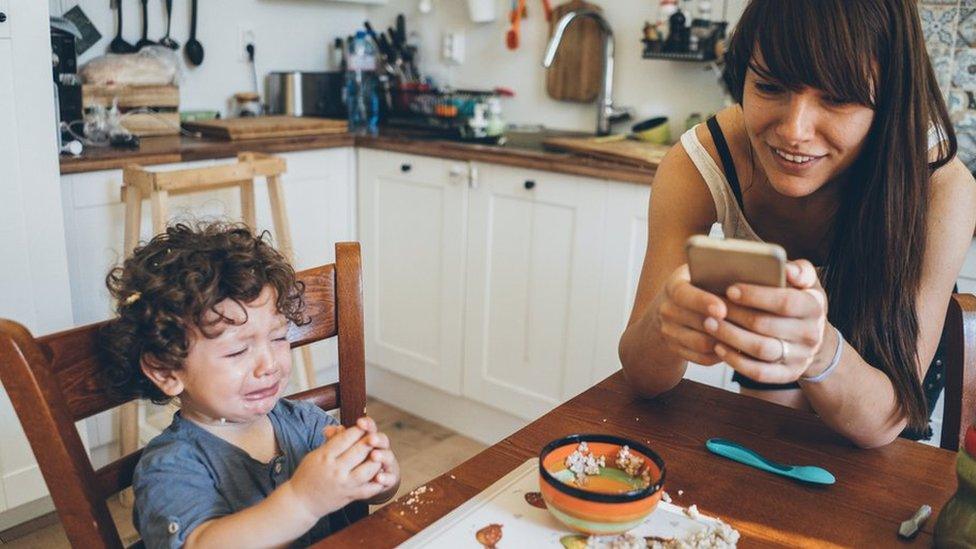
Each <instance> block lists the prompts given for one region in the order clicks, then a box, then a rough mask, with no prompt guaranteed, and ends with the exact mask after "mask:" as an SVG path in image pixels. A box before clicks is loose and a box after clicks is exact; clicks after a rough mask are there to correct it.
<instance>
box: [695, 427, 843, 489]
mask: <svg viewBox="0 0 976 549" xmlns="http://www.w3.org/2000/svg"><path fill="white" fill-rule="evenodd" d="M705 447H706V448H708V449H709V451H711V452H712V453H713V454H718V455H720V456H722V457H727V458H729V459H731V460H733V461H738V462H739V463H744V464H746V465H749V466H750V467H755V468H756V469H760V470H763V471H768V472H770V473H775V474H777V475H783V476H784V477H789V478H793V479H796V480H801V481H803V482H810V483H813V484H833V483H834V482H836V481H837V479H835V478H834V475H832V474H830V471H828V470H826V469H824V468H822V467H815V466H813V465H783V464H781V463H776V462H775V461H770V460H768V459H766V458H764V457H762V456H761V455H759V454H757V453H756V452H754V451H752V450H750V449H748V448H746V447H745V446H742V445H741V444H738V443H735V442H732V441H731V440H726V439H724V438H711V439H708V440H707V441H706V442H705Z"/></svg>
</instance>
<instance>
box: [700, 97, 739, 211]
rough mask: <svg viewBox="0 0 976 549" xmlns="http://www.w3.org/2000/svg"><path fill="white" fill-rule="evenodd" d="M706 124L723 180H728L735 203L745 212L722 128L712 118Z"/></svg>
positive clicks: (737, 179) (737, 178)
mask: <svg viewBox="0 0 976 549" xmlns="http://www.w3.org/2000/svg"><path fill="white" fill-rule="evenodd" d="M706 124H707V126H708V131H709V132H711V134H712V141H714V142H715V148H716V149H718V156H719V158H721V159H722V168H723V169H724V170H725V179H728V181H729V186H730V187H732V194H733V195H735V201H736V202H738V203H739V208H740V209H742V210H743V211H745V205H743V203H742V189H741V188H740V187H739V177H738V176H737V175H736V174H735V164H734V163H733V162H732V153H731V152H729V144H728V143H727V142H726V141H725V134H723V133H722V128H720V127H719V125H718V120H716V119H715V117H714V116H713V117H711V118H709V119H708V122H707V123H706Z"/></svg>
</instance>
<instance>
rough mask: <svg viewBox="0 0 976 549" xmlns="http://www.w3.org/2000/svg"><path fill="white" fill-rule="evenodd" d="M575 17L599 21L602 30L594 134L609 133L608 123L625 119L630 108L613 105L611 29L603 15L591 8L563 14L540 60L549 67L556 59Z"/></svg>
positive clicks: (629, 114)
mask: <svg viewBox="0 0 976 549" xmlns="http://www.w3.org/2000/svg"><path fill="white" fill-rule="evenodd" d="M577 17H589V18H591V19H593V20H594V21H596V22H597V23H599V25H600V30H602V31H603V37H604V39H603V87H602V88H601V89H600V95H599V97H598V98H597V111H596V134H597V135H609V133H610V123H611V122H615V121H617V120H626V119H628V118H630V117H631V110H630V109H628V108H624V107H614V106H613V49H614V46H613V29H611V28H610V23H608V22H607V20H606V18H605V17H603V15H602V14H601V13H600V12H598V11H595V10H592V9H581V10H576V11H571V12H569V13H567V14H566V15H564V16H563V17H562V18H561V19H560V20H559V22H558V23H557V24H556V30H555V31H554V32H553V33H552V38H550V39H549V45H548V46H547V47H546V57H545V59H544V60H543V61H542V66H543V67H545V68H547V69H548V68H549V67H551V66H552V62H553V61H554V60H555V59H556V51H558V50H559V44H560V43H561V42H562V39H563V33H565V32H566V29H567V28H568V27H569V25H570V24H571V23H572V22H573V20H574V19H576V18H577Z"/></svg>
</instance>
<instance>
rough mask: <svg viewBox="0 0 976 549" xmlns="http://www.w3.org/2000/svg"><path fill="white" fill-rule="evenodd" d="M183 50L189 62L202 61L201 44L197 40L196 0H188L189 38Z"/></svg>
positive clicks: (197, 62)
mask: <svg viewBox="0 0 976 549" xmlns="http://www.w3.org/2000/svg"><path fill="white" fill-rule="evenodd" d="M183 51H184V52H186V58H187V59H189V60H190V63H191V64H193V65H199V64H200V63H203V44H201V43H200V41H199V40H197V0H190V39H189V40H187V41H186V46H183Z"/></svg>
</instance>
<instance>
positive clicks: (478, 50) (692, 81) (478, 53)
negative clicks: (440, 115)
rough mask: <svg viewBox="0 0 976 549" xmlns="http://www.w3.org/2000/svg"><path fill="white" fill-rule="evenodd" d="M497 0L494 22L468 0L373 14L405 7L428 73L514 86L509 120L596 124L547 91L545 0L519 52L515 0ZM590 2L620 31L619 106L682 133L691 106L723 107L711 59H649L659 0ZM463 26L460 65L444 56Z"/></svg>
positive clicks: (585, 108)
mask: <svg viewBox="0 0 976 549" xmlns="http://www.w3.org/2000/svg"><path fill="white" fill-rule="evenodd" d="M494 1H495V2H496V4H497V7H496V12H497V14H498V18H496V20H495V21H494V22H492V23H484V24H475V23H472V22H471V21H470V19H469V17H468V10H467V2H466V1H464V0H435V1H434V10H433V11H432V12H431V13H429V14H426V15H425V14H421V13H419V12H418V11H417V0H390V2H389V5H387V6H383V7H373V8H370V10H369V11H370V13H369V17H370V20H371V21H372V22H373V23H374V26H375V27H377V28H386V27H388V26H390V25H392V23H393V21H394V18H395V17H396V14H397V13H398V12H402V13H405V14H406V15H407V25H408V31H409V30H410V29H409V27H410V25H411V24H412V25H413V28H414V29H415V30H418V31H419V33H420V37H421V43H422V50H421V56H422V60H421V63H422V67H423V69H424V71H425V73H427V72H429V73H431V74H433V75H434V76H436V77H437V78H438V79H441V80H443V81H446V82H449V83H450V84H452V85H453V86H455V87H460V88H492V87H495V86H504V87H509V88H512V89H514V90H515V92H516V97H515V98H514V99H509V100H506V102H505V115H506V118H507V119H508V121H510V122H518V123H529V124H532V123H544V124H545V125H546V126H550V127H555V128H566V129H578V130H584V131H594V129H595V127H596V107H595V106H594V105H592V104H589V105H584V104H579V103H565V102H559V101H554V100H552V99H550V98H549V97H548V96H547V95H546V90H545V72H544V71H545V69H543V68H542V56H543V53H544V52H545V47H546V43H547V40H548V35H549V30H548V23H547V22H546V21H545V17H544V16H543V11H542V3H541V2H538V1H529V2H527V5H528V19H525V20H523V21H522V32H521V39H520V45H519V49H518V50H516V51H511V50H508V49H507V48H506V47H505V32H506V30H507V29H508V20H507V7H506V6H508V5H509V0H494ZM590 1H591V2H592V3H595V4H598V5H600V6H601V7H602V9H603V12H604V14H605V15H606V17H607V20H608V21H609V22H610V26H611V27H612V28H613V30H614V35H615V36H616V56H615V65H616V67H615V78H614V99H615V100H616V103H617V104H618V105H624V106H632V107H634V108H636V109H637V111H638V115H639V119H643V118H648V117H650V116H658V115H662V114H663V115H667V116H669V117H670V118H671V120H672V137H673V138H675V139H677V137H678V133H676V132H678V131H679V129H680V128H683V125H684V119H685V118H686V117H687V116H688V114H689V113H691V112H702V113H707V112H712V111H715V110H718V109H719V108H721V107H722V105H723V96H722V92H721V91H720V87H719V85H718V82H717V76H716V75H715V74H713V73H712V72H710V71H707V70H706V68H705V65H703V64H700V63H683V62H676V61H658V60H654V61H651V60H645V59H642V58H641V48H642V44H641V42H640V38H641V35H642V28H643V26H644V21H646V20H652V21H653V20H656V19H657V2H656V1H653V0H590ZM554 3H555V4H559V3H560V2H558V0H557V1H556V2H554ZM682 4H685V2H682ZM713 5H714V6H715V8H714V10H715V13H716V17H718V16H720V14H721V9H722V2H721V1H714V2H713ZM744 6H745V0H728V18H729V19H730V20H731V22H732V23H733V24H734V22H735V21H736V20H738V17H739V14H740V13H741V12H742V10H743V8H744ZM458 30H461V31H464V33H465V36H466V45H467V47H466V50H467V53H466V59H465V62H464V64H462V65H460V66H449V65H446V64H444V63H443V62H442V61H441V60H440V54H439V51H440V40H441V37H442V35H443V33H445V32H453V31H458Z"/></svg>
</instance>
